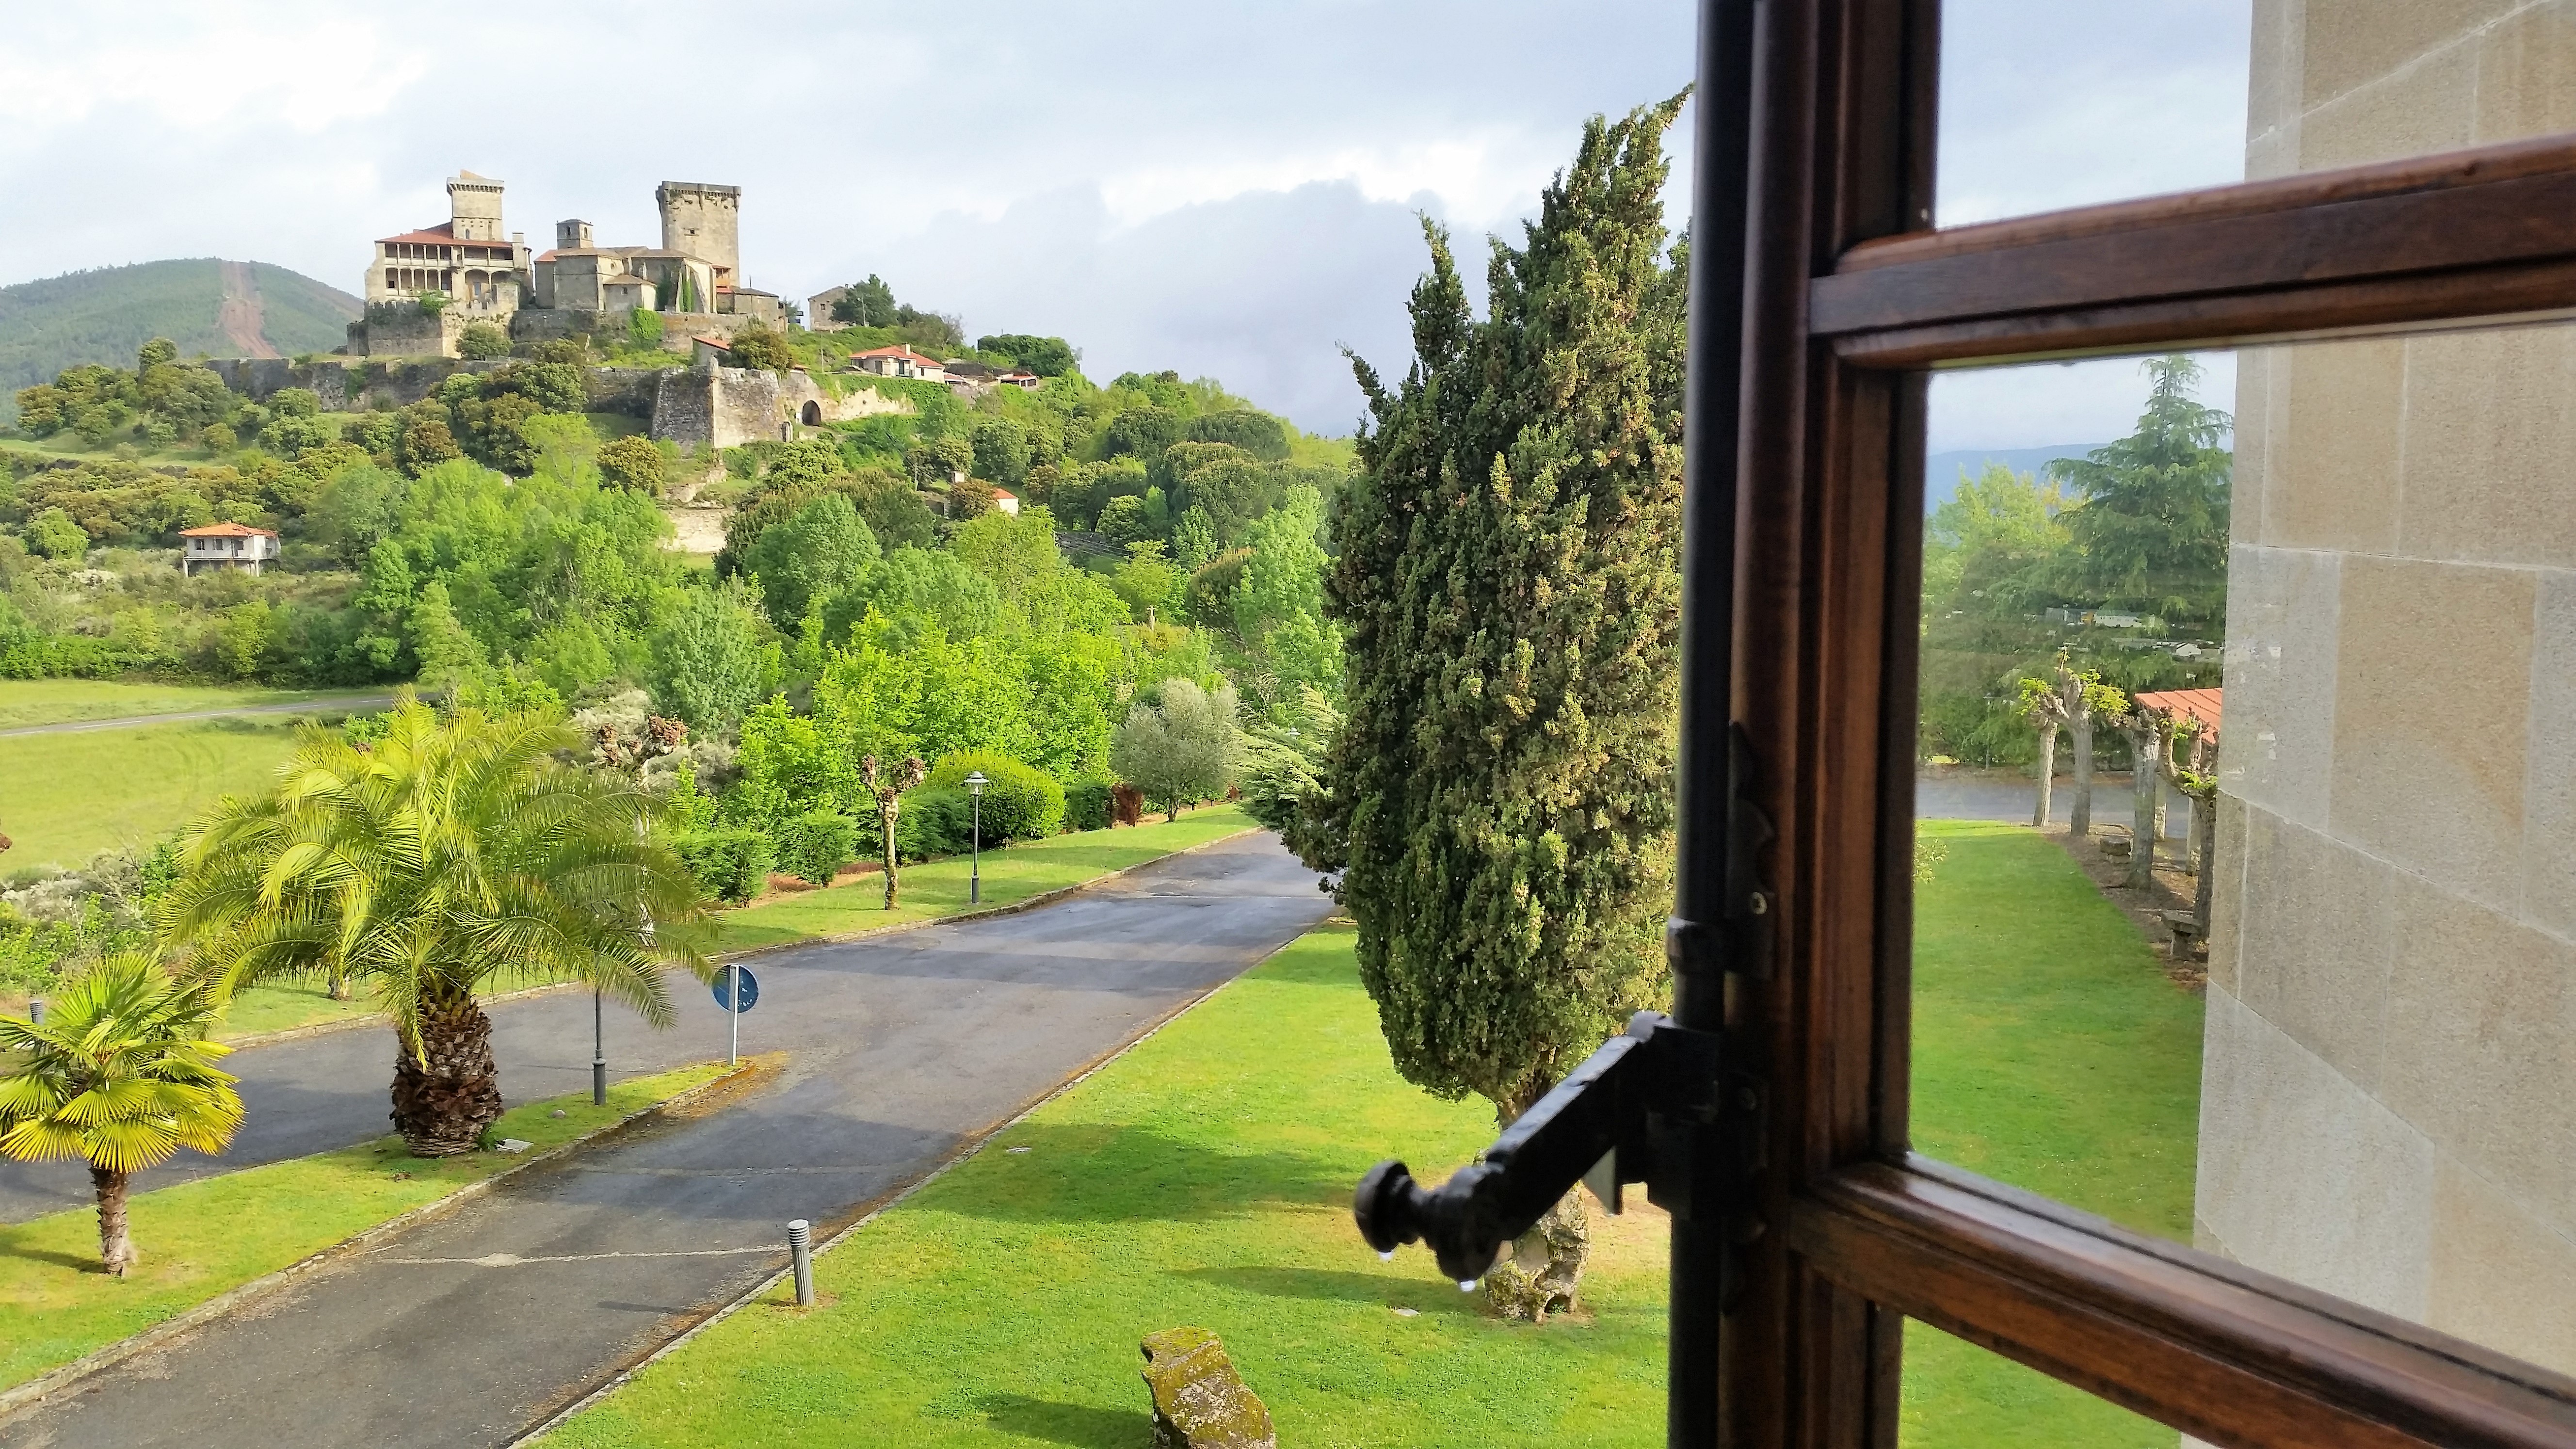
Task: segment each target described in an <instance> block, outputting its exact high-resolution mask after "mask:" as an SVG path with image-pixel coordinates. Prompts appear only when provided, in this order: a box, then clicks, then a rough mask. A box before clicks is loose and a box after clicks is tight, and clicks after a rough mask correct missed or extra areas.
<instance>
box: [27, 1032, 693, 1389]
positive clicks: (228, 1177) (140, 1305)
mask: <svg viewBox="0 0 2576 1449" xmlns="http://www.w3.org/2000/svg"><path fill="white" fill-rule="evenodd" d="M724 1070H725V1067H724V1064H723V1063H722V1062H710V1063H707V1064H705V1065H702V1066H694V1067H683V1068H681V1069H679V1070H678V1071H673V1072H664V1073H662V1074H661V1075H659V1076H653V1077H638V1078H636V1079H634V1080H632V1081H626V1082H619V1083H617V1084H615V1085H614V1086H611V1087H610V1088H609V1089H608V1105H607V1106H605V1107H594V1106H592V1105H591V1104H590V1094H589V1093H588V1092H583V1093H581V1094H579V1095H577V1096H570V1097H556V1098H553V1099H551V1100H548V1101H543V1102H531V1103H529V1104H527V1105H526V1106H523V1107H516V1108H513V1109H511V1110H510V1111H509V1112H507V1113H505V1114H503V1116H502V1118H501V1121H500V1123H499V1127H498V1130H499V1131H500V1133H501V1134H502V1135H503V1136H506V1137H517V1138H522V1139H524V1140H526V1141H528V1142H531V1143H534V1144H535V1146H534V1147H533V1148H531V1149H530V1151H531V1152H532V1153H533V1152H538V1151H543V1150H545V1149H546V1148H549V1147H557V1146H560V1145H562V1144H564V1143H566V1142H569V1141H571V1140H573V1139H574V1138H576V1137H580V1136H584V1135H586V1134H588V1133H591V1132H595V1131H598V1130H599V1129H600V1128H603V1127H606V1126H608V1125H609V1124H611V1123H613V1122H615V1121H616V1120H617V1119H618V1118H620V1117H623V1116H625V1115H627V1114H628V1113H631V1112H636V1111H640V1110H642V1109H643V1108H645V1107H648V1106H651V1105H652V1104H653V1103H655V1102H658V1101H662V1100H663V1099H665V1098H668V1097H670V1096H673V1095H675V1094H677V1093H679V1092H682V1091H685V1090H687V1089H688V1088H690V1087H694V1086H696V1085H698V1084H699V1083H701V1082H704V1081H707V1080H709V1079H710V1078H713V1077H716V1076H720V1075H722V1074H723V1072H724ZM558 1108H560V1109H562V1111H563V1113H564V1115H563V1116H562V1117H559V1118H558V1117H552V1116H549V1115H548V1113H550V1112H552V1111H554V1110H555V1109H558ZM525 1160H526V1158H525V1157H521V1156H507V1155H504V1154H502V1153H498V1152H477V1153H472V1154H470V1155H468V1156H465V1157H457V1158H446V1159H424V1158H416V1157H413V1156H411V1155H410V1154H409V1153H407V1152H405V1151H404V1150H403V1146H402V1139H400V1138H398V1137H386V1138H384V1139H382V1140H380V1141H376V1142H370V1143H366V1144H363V1145H361V1146H357V1147H350V1148H344V1149H342V1150H341V1151H338V1152H325V1153H321V1154H318V1155H316V1156H313V1157H303V1158H297V1159H296V1160H294V1161H292V1162H277V1163H271V1164H269V1165H268V1166H265V1167H253V1168H246V1169H244V1170H243V1171H240V1172H233V1173H227V1174H225V1175H223V1176H221V1177H209V1178H204V1179H201V1180H199V1181H196V1182H190V1183H183V1184H181V1185H180V1186H177V1187H165V1188H163V1189H161V1190H160V1191H158V1192H147V1193H141V1194H138V1195H137V1196H136V1197H135V1198H134V1201H133V1208H132V1212H133V1217H132V1227H133V1233H134V1241H135V1246H136V1247H137V1248H138V1249H140V1250H141V1252H142V1254H143V1261H142V1264H141V1266H140V1267H138V1268H137V1269H135V1271H134V1272H133V1273H131V1274H129V1275H128V1276H126V1277H124V1278H110V1277H108V1276H107V1275H106V1274H104V1273H101V1272H99V1271H98V1215H97V1214H96V1213H95V1212H94V1211H91V1210H89V1209H80V1210H77V1211H73V1212H64V1213H56V1214H54V1215H52V1216H51V1217H43V1218H38V1219H36V1220H34V1221H33V1222H27V1223H18V1224H13V1225H8V1226H0V1388H5V1387H8V1386H9V1385H12V1384H20V1383H24V1382H26V1381H27V1380H28V1379H31V1378H34V1377H35V1376H36V1375H38V1374H41V1373H44V1372H45V1371H46V1370H48V1369H52V1368H57V1367H59V1366H61V1365H63V1364H67V1363H70V1362H71V1361H72V1360H74V1359H76V1358H79V1357H80V1356H82V1355H83V1354H86V1353H91V1352H94V1351H96V1350H98V1349H100V1348H104V1347H106V1346H107V1345H108V1344H111V1343H114V1342H116V1341H117V1340H118V1339H121V1338H127V1337H130V1336H132V1335H134V1334H137V1333H140V1332H142V1331H143V1330H144V1329H147V1328H150V1327H151V1326H152V1325H154V1324H156V1323H159V1322H161V1321H163V1320H164V1319H167V1318H171V1317H173V1316H175V1315H177V1314H180V1313H184V1312H186V1311H187V1310H188V1309H190V1308H193V1307H195V1306H197V1305H198V1304H200V1303H203V1302H205V1301H206V1300H207V1299H209V1298H212V1297H214V1296H216V1295H217V1294H219V1293H223V1292H225V1291H227V1290H229V1289H232V1288H236V1287H239V1286H240V1285H242V1284H244V1283H247V1282H249V1281H250V1280H252V1279H253V1278H257V1277H259V1276H260V1275H262V1274H264V1273H273V1272H276V1271H277V1270H278V1269H280V1268H283V1267H286V1266H287V1265H288V1264H290V1263H294V1262H296V1261H298V1260H299V1259H302V1258H305V1257H308V1256H310V1255H312V1254H314V1253H318V1252H320V1251H321V1250H322V1249H324V1248H327V1247H329V1246H331V1245H332V1244H333V1243H336V1242H339V1241H340V1240H341V1239H343V1238H346V1237H348V1236H350V1235H351V1234H353V1233H359V1232H363V1231H365V1230H366V1229H368V1228H371V1227H374V1226H375V1225H376V1224H378V1223H381V1222H383V1221H385V1220H386V1219H388V1218H391V1217H394V1216H396V1215H398V1214H400V1213H403V1212H405V1211H408V1210H409V1209H411V1208H415V1207H418V1206H420V1205H421V1204H423V1203H426V1202H431V1201H434V1200H435V1199H438V1198H441V1197H445V1196H446V1195H447V1194H449V1193H451V1192H454V1191H455V1190H456V1189H458V1188H460V1187H463V1186H465V1185H467V1184H469V1183H473V1182H479V1181H481V1180H482V1179H484V1178H487V1177H490V1176H492V1175H493V1174H494V1173H497V1172H500V1171H503V1170H504V1169H506V1168H509V1167H511V1166H513V1165H515V1164H517V1163H519V1162H523V1161H525Z"/></svg>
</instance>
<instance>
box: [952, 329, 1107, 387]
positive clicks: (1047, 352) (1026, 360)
mask: <svg viewBox="0 0 2576 1449" xmlns="http://www.w3.org/2000/svg"><path fill="white" fill-rule="evenodd" d="M975 350H976V351H978V352H998V353H1000V354H1001V355H1002V356H1004V357H1007V358H1009V359H1011V364H1012V365H1013V366H1015V367H1017V368H1019V369H1020V370H1021V371H1023V372H1028V373H1034V374H1036V375H1037V376H1039V377H1062V376H1064V375H1065V374H1066V373H1069V372H1071V371H1073V370H1074V368H1075V367H1076V366H1077V365H1079V363H1080V362H1081V358H1080V357H1079V356H1078V355H1076V354H1075V352H1074V350H1073V344H1072V343H1070V342H1067V341H1065V340H1064V339H1063V338H1061V337H1033V336H1031V335H1029V334H1028V333H1025V332H1006V333H1002V334H1000V335H998V336H993V337H978V338H976V339H975Z"/></svg>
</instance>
